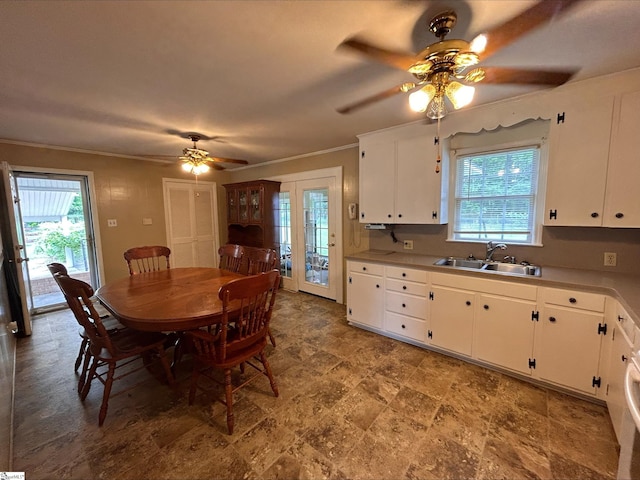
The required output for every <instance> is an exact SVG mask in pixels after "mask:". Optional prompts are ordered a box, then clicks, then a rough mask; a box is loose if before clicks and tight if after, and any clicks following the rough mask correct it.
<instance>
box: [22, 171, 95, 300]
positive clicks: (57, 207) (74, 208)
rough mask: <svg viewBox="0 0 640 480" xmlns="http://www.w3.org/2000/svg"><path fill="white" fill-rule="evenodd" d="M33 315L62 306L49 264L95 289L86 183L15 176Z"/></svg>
mask: <svg viewBox="0 0 640 480" xmlns="http://www.w3.org/2000/svg"><path fill="white" fill-rule="evenodd" d="M15 176H16V185H17V188H18V192H19V195H20V200H21V201H20V204H21V208H22V228H23V230H24V233H25V239H24V240H25V250H26V253H27V255H28V257H29V259H30V261H29V263H28V265H29V283H30V290H31V299H32V302H33V303H32V304H33V310H34V312H38V311H42V310H44V309H49V308H51V307H53V306H57V305H62V304H65V300H64V297H63V296H62V292H60V288H59V287H58V285H57V284H56V283H55V281H54V280H53V278H52V277H51V273H50V272H49V269H48V268H47V264H48V263H52V262H57V263H62V264H63V265H65V266H66V267H67V270H68V271H69V275H71V276H72V277H74V278H79V279H80V280H83V281H85V282H87V283H89V284H91V285H92V286H93V287H94V288H97V286H98V282H97V269H96V260H95V259H96V257H95V249H94V235H93V228H92V224H91V216H90V212H89V197H88V185H87V181H86V177H82V176H74V175H53V174H51V175H49V174H40V173H37V174H36V173H26V172H15Z"/></svg>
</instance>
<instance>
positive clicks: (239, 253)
mask: <svg viewBox="0 0 640 480" xmlns="http://www.w3.org/2000/svg"><path fill="white" fill-rule="evenodd" d="M218 255H220V263H219V265H218V268H221V269H222V270H228V271H230V272H234V273H239V272H240V267H241V265H242V257H243V256H244V248H243V247H242V245H235V244H231V243H227V244H226V245H223V246H221V247H220V248H219V249H218Z"/></svg>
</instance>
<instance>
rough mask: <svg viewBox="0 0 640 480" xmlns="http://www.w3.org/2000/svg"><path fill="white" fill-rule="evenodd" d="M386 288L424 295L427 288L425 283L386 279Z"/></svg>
mask: <svg viewBox="0 0 640 480" xmlns="http://www.w3.org/2000/svg"><path fill="white" fill-rule="evenodd" d="M386 287H387V290H393V291H394V292H400V293H407V294H409V295H418V296H420V297H426V296H427V292H428V291H429V289H428V288H427V285H426V284H425V283H414V282H407V281H403V280H387V283H386Z"/></svg>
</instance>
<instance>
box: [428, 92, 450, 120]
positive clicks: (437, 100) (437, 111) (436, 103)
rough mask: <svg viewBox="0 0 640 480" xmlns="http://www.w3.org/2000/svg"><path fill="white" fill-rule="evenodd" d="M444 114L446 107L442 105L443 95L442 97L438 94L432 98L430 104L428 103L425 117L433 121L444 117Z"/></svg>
mask: <svg viewBox="0 0 640 480" xmlns="http://www.w3.org/2000/svg"><path fill="white" fill-rule="evenodd" d="M446 114H447V107H446V105H445V104H444V95H442V93H439V94H438V95H436V96H435V97H433V99H431V102H429V106H428V107H427V117H429V118H431V119H433V120H438V119H440V118H442V117H444V116H445V115H446Z"/></svg>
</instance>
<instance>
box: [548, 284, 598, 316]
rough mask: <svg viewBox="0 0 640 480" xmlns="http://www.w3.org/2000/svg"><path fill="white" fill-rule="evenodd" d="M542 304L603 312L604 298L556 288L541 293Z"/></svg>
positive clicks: (593, 294) (594, 294)
mask: <svg viewBox="0 0 640 480" xmlns="http://www.w3.org/2000/svg"><path fill="white" fill-rule="evenodd" d="M542 299H543V301H544V303H551V304H553V305H561V306H563V307H571V308H580V309H582V310H591V311H593V312H604V301H605V296H604V295H600V294H597V293H585V292H576V291H573V290H562V289H558V288H545V289H543V292H542Z"/></svg>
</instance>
